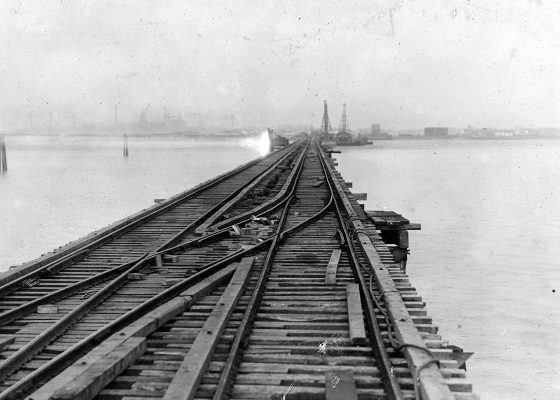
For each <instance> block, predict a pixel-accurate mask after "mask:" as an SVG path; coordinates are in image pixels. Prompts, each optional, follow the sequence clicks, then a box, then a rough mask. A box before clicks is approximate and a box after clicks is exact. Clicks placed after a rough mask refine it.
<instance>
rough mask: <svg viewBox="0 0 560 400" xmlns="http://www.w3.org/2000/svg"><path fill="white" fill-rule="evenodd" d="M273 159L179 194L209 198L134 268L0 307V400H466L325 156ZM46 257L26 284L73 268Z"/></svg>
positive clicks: (301, 152)
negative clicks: (8, 338)
mask: <svg viewBox="0 0 560 400" xmlns="http://www.w3.org/2000/svg"><path fill="white" fill-rule="evenodd" d="M273 157H275V158H273V159H269V160H268V163H267V164H266V165H261V166H260V167H259V168H257V169H258V170H259V171H254V172H253V173H252V174H246V176H245V177H244V178H243V179H244V183H243V185H241V186H235V187H233V186H234V185H233V183H232V184H228V182H233V181H232V180H231V179H230V177H233V178H234V177H235V174H233V175H230V177H228V178H225V179H224V180H223V181H221V183H220V182H215V183H213V184H212V185H211V186H210V187H206V188H203V189H201V191H199V192H197V194H193V197H188V198H185V199H183V200H182V201H183V202H185V203H184V204H189V201H191V200H189V199H192V201H194V203H196V204H197V206H200V204H199V203H197V200H196V199H197V196H198V195H199V196H200V197H199V198H200V199H202V200H201V201H207V200H208V199H207V198H205V193H208V190H212V188H213V189H214V190H217V192H219V193H221V197H219V196H218V197H219V198H217V197H216V196H215V195H214V196H213V198H214V199H215V200H214V201H212V202H210V203H209V204H207V205H206V207H205V208H204V210H202V211H201V209H200V208H198V214H196V213H195V215H194V216H191V217H187V216H186V215H183V216H181V217H180V219H181V221H182V224H183V226H182V227H181V228H179V229H177V228H176V229H175V230H174V232H172V233H171V234H169V233H166V234H165V235H162V238H161V240H159V241H158V242H157V243H156V244H154V243H153V242H152V241H150V240H148V242H150V243H148V245H147V246H145V247H144V248H143V250H144V251H143V253H141V254H137V255H136V257H135V258H134V259H133V260H128V261H126V262H124V263H121V264H118V265H116V266H113V267H112V268H110V269H106V270H103V271H100V270H98V271H97V273H95V272H93V271H94V270H95V269H92V270H90V271H88V272H87V273H84V274H82V276H81V278H80V279H78V280H77V281H76V282H74V283H72V284H65V285H64V286H63V287H62V288H59V289H58V290H51V291H48V290H47V291H46V293H43V294H42V295H41V296H37V297H35V298H32V299H28V300H27V301H23V300H22V303H21V304H19V305H15V306H13V307H12V308H10V309H7V310H6V311H5V312H4V313H3V314H0V326H1V328H0V330H1V329H4V331H2V332H3V333H4V334H15V335H17V336H18V337H20V339H19V340H16V341H14V342H13V343H11V344H9V343H8V344H7V345H6V346H5V347H4V349H3V350H0V355H2V356H3V357H4V359H3V360H1V361H0V379H1V383H0V390H2V391H1V392H0V400H2V399H13V398H24V397H26V396H28V397H27V398H29V399H34V400H40V399H45V400H46V399H92V398H97V399H105V400H108V399H110V400H114V399H123V400H132V399H144V400H146V399H156V398H157V399H165V400H175V399H202V398H205V399H209V398H211V399H214V400H221V399H249V398H253V399H261V398H274V399H281V398H282V399H290V398H293V399H295V398H306V399H307V398H311V399H315V398H316V399H324V398H327V399H353V398H355V399H358V398H359V399H366V398H368V399H369V398H388V399H424V400H426V399H456V398H457V399H471V398H475V397H476V396H474V395H473V394H472V393H471V387H470V384H469V383H468V382H466V381H465V380H464V372H463V371H462V370H460V369H458V366H459V364H458V362H457V361H456V360H455V359H454V357H453V354H452V351H451V350H450V349H449V348H447V347H446V345H445V343H444V342H443V341H442V340H441V338H440V337H439V336H438V335H436V334H435V328H433V327H432V326H431V325H430V322H431V320H429V318H428V317H427V316H426V315H425V311H424V310H423V306H422V303H421V300H419V297H418V296H417V295H416V294H415V292H414V290H413V288H411V287H410V285H409V284H408V282H407V278H406V276H405V275H404V273H403V272H402V271H400V269H399V267H398V265H397V264H395V263H394V262H393V260H392V258H391V255H390V253H389V251H388V249H387V248H386V246H385V245H384V244H383V242H382V241H381V239H380V237H379V236H378V235H377V233H376V231H375V229H374V227H373V226H372V225H371V224H370V223H369V222H368V220H367V218H366V215H365V214H364V213H363V211H362V210H361V208H360V207H359V205H358V203H357V202H356V201H355V200H353V198H352V195H351V194H350V192H349V191H348V188H347V187H346V186H345V184H344V181H343V180H342V179H341V177H340V176H339V174H338V173H337V172H336V170H335V169H334V168H333V165H332V164H333V163H332V159H330V157H329V156H328V155H327V154H326V153H325V152H324V151H323V150H322V149H321V147H320V145H319V144H318V143H316V142H314V141H311V140H309V141H308V142H307V143H299V144H297V145H293V146H292V147H291V148H288V149H285V150H284V151H283V152H280V153H277V154H276V155H273ZM251 165H259V164H258V163H257V164H251ZM244 171H247V170H246V169H245V170H244ZM265 189H266V190H265ZM255 193H259V196H255ZM187 211H188V210H187ZM171 217H173V215H171V216H169V217H168V218H171ZM169 223H172V221H171V220H169ZM163 225H165V224H163ZM130 229H132V231H134V230H138V231H139V232H142V230H143V225H142V224H140V223H139V224H137V225H135V226H134V227H133V228H130ZM148 236H149V235H148ZM163 236H165V237H163ZM104 245H106V244H105V243H104ZM97 249H103V246H100V247H99V246H98V247H97ZM109 249H110V254H108V255H111V257H117V256H118V255H119V251H120V252H122V251H123V249H122V248H119V247H118V246H116V247H114V248H111V247H109ZM139 249H142V246H136V247H135V251H136V252H138V251H139ZM104 251H105V250H104ZM59 262H61V263H62V264H60V267H58V266H57V267H55V268H54V270H55V272H53V273H52V274H51V275H48V276H45V275H44V274H43V275H41V273H38V275H33V276H32V278H34V279H37V278H38V279H39V280H49V281H48V282H56V281H57V279H61V280H64V279H65V278H64V271H68V270H69V268H72V265H78V264H79V263H80V262H78V263H75V264H71V265H66V264H65V263H66V260H62V259H61V260H59ZM42 271H43V270H42ZM35 273H36V274H37V272H35ZM22 282H25V280H24V281H21V280H19V281H18V283H17V284H14V287H15V289H11V290H6V293H7V294H10V293H15V292H17V291H20V292H21V291H22V290H24V288H22V286H21V283H22ZM1 293H2V292H0V294H1ZM4 297H5V296H4ZM1 300H2V297H0V304H1ZM45 303H49V304H54V305H55V306H57V307H59V308H60V310H59V312H58V313H56V314H53V315H50V314H37V313H36V307H37V306H38V305H41V304H45Z"/></svg>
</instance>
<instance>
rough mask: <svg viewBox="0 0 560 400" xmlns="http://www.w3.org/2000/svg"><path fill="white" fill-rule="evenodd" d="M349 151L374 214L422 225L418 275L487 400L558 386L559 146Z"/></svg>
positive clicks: (416, 239)
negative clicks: (389, 212)
mask: <svg viewBox="0 0 560 400" xmlns="http://www.w3.org/2000/svg"><path fill="white" fill-rule="evenodd" d="M377 144H378V145H379V146H381V148H373V149H372V148H369V149H368V148H365V147H362V148H343V149H342V151H343V153H342V154H339V155H337V158H338V159H339V161H340V162H339V164H340V165H339V169H340V171H341V173H342V175H343V176H344V177H345V178H346V179H347V180H351V181H353V182H354V190H355V191H357V192H367V193H368V201H367V202H366V209H386V210H394V211H397V212H400V213H402V214H403V215H404V216H406V217H408V218H409V219H410V220H412V221H414V222H420V223H422V230H421V231H412V232H411V233H410V239H411V240H410V241H411V249H412V251H411V256H410V258H409V263H408V272H409V275H410V276H411V279H412V283H413V285H414V286H416V288H417V289H418V291H419V293H420V294H421V295H422V296H423V298H424V300H425V301H426V302H427V305H428V312H429V314H430V315H431V316H432V317H433V319H434V322H435V323H436V324H437V325H439V326H440V333H441V334H442V335H443V336H444V338H446V339H449V340H450V342H451V343H453V344H456V345H458V346H461V347H463V348H464V349H465V350H466V351H474V352H475V355H474V356H473V357H472V358H471V359H470V360H469V362H468V363H467V367H468V377H469V379H470V380H471V381H472V382H473V383H474V389H475V391H476V392H478V393H479V394H480V395H481V397H483V398H485V399H496V400H497V399H504V398H507V399H555V398H558V392H559V390H558V389H560V385H559V384H560V376H559V371H560V370H559V367H560V362H559V361H558V360H559V356H560V346H559V345H558V339H559V332H560V312H559V311H560V310H559V308H558V295H559V294H558V291H559V289H560V285H559V283H560V279H559V277H560V273H559V270H558V267H559V264H560V209H559V208H558V206H559V205H560V190H558V188H560V142H557V141H551V142H542V141H535V142H505V143H504V142H482V141H451V142H437V141H434V142H432V141H430V142H426V141H398V142H397V141H395V142H379V143H377Z"/></svg>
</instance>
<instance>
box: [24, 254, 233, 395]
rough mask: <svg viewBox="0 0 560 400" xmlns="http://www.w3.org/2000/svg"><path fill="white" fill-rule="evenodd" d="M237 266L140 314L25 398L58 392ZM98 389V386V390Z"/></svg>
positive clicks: (129, 361) (185, 306) (211, 287)
mask: <svg viewBox="0 0 560 400" xmlns="http://www.w3.org/2000/svg"><path fill="white" fill-rule="evenodd" d="M237 265H238V264H237V263H234V264H232V265H230V266H228V267H226V268H224V269H223V270H220V271H218V272H217V273H215V274H213V275H212V276H210V277H208V278H207V279H205V280H204V281H202V282H200V283H198V284H196V285H194V286H193V287H191V288H190V289H187V290H186V291H185V292H183V293H181V294H180V295H179V296H178V297H176V298H174V299H173V300H171V301H169V302H167V303H165V304H163V305H161V306H159V307H158V308H156V309H155V310H153V311H151V312H149V313H148V314H146V315H145V316H144V317H142V318H140V319H139V320H137V321H134V322H133V323H132V324H130V325H128V326H127V327H126V328H124V329H123V330H121V331H119V332H117V333H115V334H114V335H112V336H111V337H110V338H108V339H107V340H105V341H103V342H102V343H101V344H100V345H99V346H97V347H95V348H94V349H93V350H92V351H90V352H89V353H88V354H86V355H85V356H84V357H82V358H81V359H79V360H78V361H76V362H75V363H74V364H73V365H71V366H70V367H69V368H68V369H66V370H65V372H64V373H63V374H59V375H57V376H56V377H54V378H53V379H51V380H50V381H49V382H47V383H46V384H45V385H43V386H42V387H41V388H39V389H38V390H37V391H36V392H34V393H33V394H32V395H31V396H30V397H29V399H33V400H49V399H50V398H51V397H52V395H53V394H54V393H55V392H57V391H59V390H60V389H61V388H65V387H67V386H69V385H70V383H71V382H72V381H73V380H74V379H76V378H77V377H79V376H80V375H81V374H83V373H85V371H86V370H87V368H88V367H89V366H90V365H94V364H96V362H98V361H103V359H104V358H105V356H106V355H107V354H111V353H112V352H113V351H114V349H116V348H118V346H120V344H121V343H123V342H124V341H126V340H128V339H129V338H132V337H140V338H145V337H146V336H148V335H149V334H151V333H152V332H154V331H155V330H156V329H158V328H159V327H160V326H162V325H163V324H165V323H166V322H168V321H169V320H171V319H172V318H174V317H176V316H177V315H179V314H180V313H182V312H184V311H185V310H187V309H188V308H189V307H190V306H191V305H192V303H193V302H194V301H197V300H199V299H200V298H202V297H203V296H205V295H207V294H208V293H209V292H211V291H212V290H214V289H215V288H216V287H218V285H219V284H220V283H221V282H222V281H223V280H224V279H226V278H228V277H229V276H231V275H232V274H233V273H234V271H235V268H237ZM123 361H125V362H126V363H127V364H129V365H130V364H132V362H133V361H134V359H133V358H132V357H127V358H126V359H123ZM126 363H123V364H126ZM124 367H125V368H126V367H127V366H126V365H124ZM96 371H97V372H102V371H103V370H102V369H97V370H96ZM89 374H90V375H93V372H91V371H90V372H89ZM91 378H93V376H91V377H90V379H91ZM101 389H102V388H100V389H99V390H101ZM91 392H92V391H88V393H91ZM94 396H95V393H94V394H93V396H92V397H90V398H93V397H94Z"/></svg>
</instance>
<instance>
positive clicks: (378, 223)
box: [369, 217, 387, 227]
mask: <svg viewBox="0 0 560 400" xmlns="http://www.w3.org/2000/svg"><path fill="white" fill-rule="evenodd" d="M369 218H370V219H371V221H372V222H373V224H374V225H375V226H376V227H377V226H382V225H387V220H386V219H385V218H381V217H369Z"/></svg>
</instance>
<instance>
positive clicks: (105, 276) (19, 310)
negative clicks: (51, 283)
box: [0, 147, 305, 376]
mask: <svg viewBox="0 0 560 400" xmlns="http://www.w3.org/2000/svg"><path fill="white" fill-rule="evenodd" d="M295 150H297V147H296V148H294V149H293V150H292V151H290V152H289V153H288V154H286V155H285V156H283V157H282V158H281V159H280V160H279V161H278V162H276V163H274V164H273V165H272V166H271V167H269V168H267V169H266V170H265V171H263V172H262V173H261V174H259V175H257V176H256V177H255V178H253V179H256V178H258V177H262V176H266V175H268V174H269V173H270V171H272V170H273V169H274V168H275V167H277V166H278V165H279V163H280V162H282V161H283V160H285V159H286V158H287V157H288V156H289V155H290V154H292V153H293V151H295ZM303 153H305V151H303ZM298 165H299V164H298ZM296 169H297V168H296ZM239 191H240V189H237V190H235V191H234V192H233V193H231V194H230V195H228V196H227V197H226V198H225V199H223V200H221V202H220V203H219V204H218V205H216V206H214V207H213V208H212V209H210V210H209V211H207V212H205V213H204V214H203V215H202V216H200V217H199V218H197V219H196V220H195V221H193V222H192V223H191V224H189V225H188V226H187V227H186V228H184V229H183V230H182V231H181V232H179V233H178V234H176V235H174V236H173V237H172V238H171V239H169V240H167V241H166V242H165V243H164V244H163V245H161V246H160V247H158V249H156V250H154V251H153V252H151V253H149V254H147V255H144V256H141V257H139V258H137V259H135V260H133V261H131V262H128V263H124V264H122V265H120V266H118V267H115V268H113V269H110V270H107V271H103V272H102V273H99V274H96V275H93V276H91V277H89V278H86V279H83V280H80V281H78V282H76V283H73V284H71V285H69V286H66V287H64V288H61V289H59V290H57V291H54V292H51V293H48V294H46V295H44V296H41V297H39V298H36V299H34V300H32V301H30V302H27V303H24V304H22V305H20V306H17V307H15V308H13V309H10V310H8V311H6V312H4V313H2V314H0V326H4V325H6V324H8V323H10V322H12V321H14V320H16V319H17V318H21V317H23V316H25V315H27V314H29V313H31V312H33V311H34V310H35V307H37V306H38V305H41V304H47V303H49V302H53V301H59V300H62V299H64V298H66V297H68V296H71V295H72V294H75V293H76V292H78V291H80V290H83V289H85V288H87V287H91V286H93V285H96V284H98V283H100V282H103V281H106V280H109V279H111V278H113V277H114V276H118V275H119V274H121V273H122V272H123V270H125V272H124V273H125V274H128V273H131V272H135V271H137V270H139V269H140V268H142V267H143V265H144V264H145V263H147V262H149V261H152V260H153V259H154V258H156V257H157V256H158V255H162V254H166V253H169V252H171V251H173V250H176V249H179V248H181V247H182V248H183V249H184V248H185V247H188V246H186V245H191V244H193V245H194V244H195V243H200V241H202V240H205V241H207V240H208V239H209V238H208V236H212V237H213V238H217V237H219V236H221V235H223V234H224V233H227V232H228V230H229V229H230V227H226V228H224V229H223V230H221V231H219V235H215V234H214V233H213V234H209V235H206V236H205V237H202V238H199V239H195V240H194V241H191V242H188V243H186V244H183V245H179V246H176V247H174V248H169V247H168V246H170V245H171V244H172V243H173V242H175V241H177V240H180V237H181V236H182V235H184V234H186V233H187V232H188V231H192V230H194V229H195V228H196V227H197V226H198V225H200V224H201V223H203V222H204V221H205V220H206V219H207V218H209V217H210V216H211V215H213V214H214V213H215V212H216V209H219V208H220V206H221V204H223V203H225V202H227V201H229V200H230V199H231V198H233V197H235V196H236V195H237V193H239ZM284 197H285V198H284V199H283V200H281V202H280V204H282V203H283V202H285V201H286V200H287V199H288V198H289V193H288V195H285V196H284ZM271 209H274V207H272V208H271ZM271 209H268V210H266V211H263V214H264V213H266V212H270V211H271ZM258 215H262V214H260V213H259V214H258ZM249 219H250V218H249ZM249 219H246V220H249ZM193 242H194V243H193ZM140 260H143V263H140V264H137V263H138V262H139V261H140ZM130 266H132V267H133V268H130V269H127V268H128V267H130ZM121 283H122V282H121ZM114 290H118V288H114ZM1 375H2V363H0V376H1Z"/></svg>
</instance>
